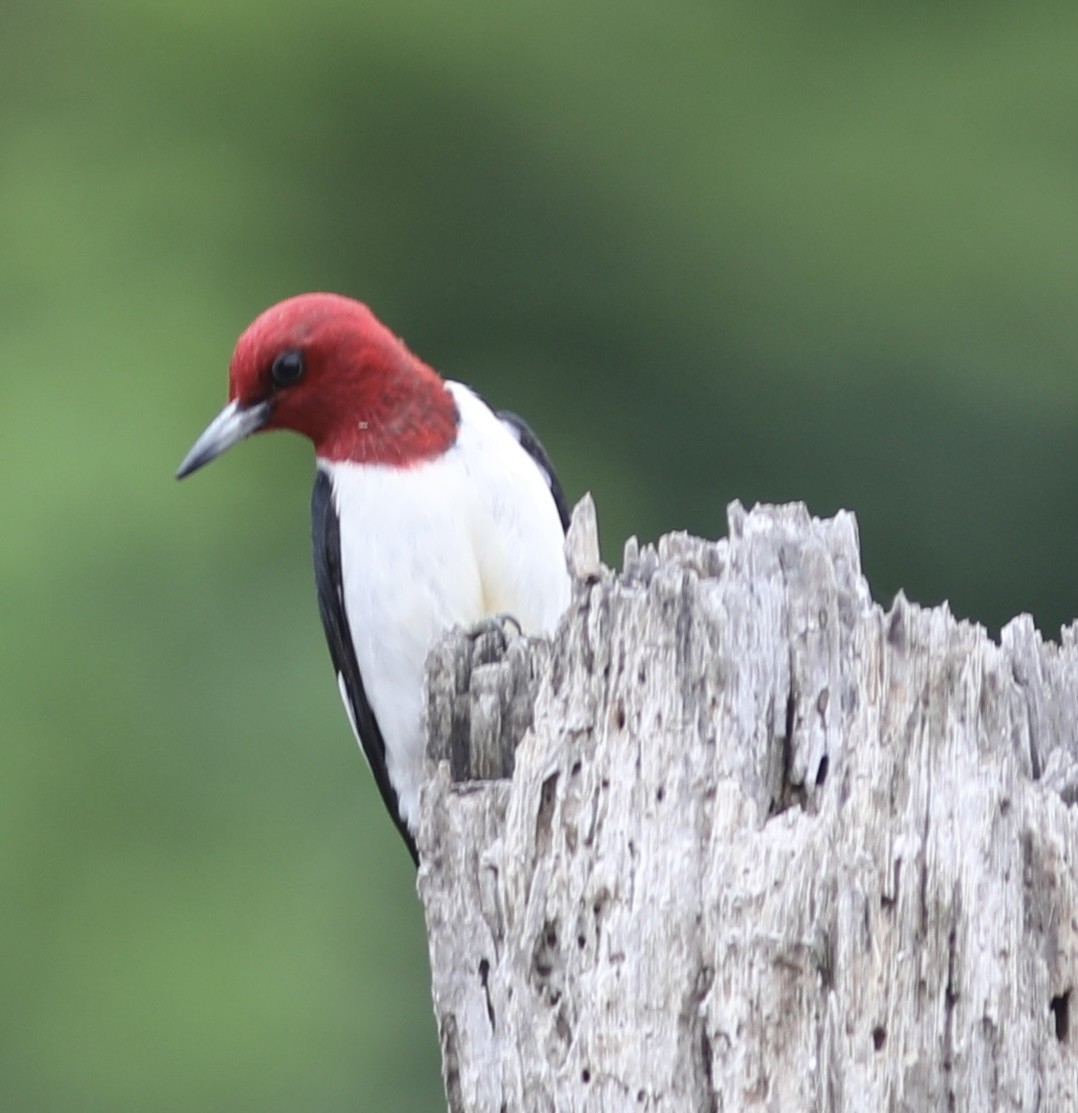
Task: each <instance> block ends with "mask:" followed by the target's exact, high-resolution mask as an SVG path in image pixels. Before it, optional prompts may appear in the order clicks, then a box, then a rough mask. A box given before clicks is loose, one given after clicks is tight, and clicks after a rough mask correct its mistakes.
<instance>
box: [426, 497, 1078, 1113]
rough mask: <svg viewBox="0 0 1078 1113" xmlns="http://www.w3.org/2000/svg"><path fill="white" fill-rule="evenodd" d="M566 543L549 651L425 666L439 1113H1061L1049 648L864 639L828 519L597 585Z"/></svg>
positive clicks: (1075, 856)
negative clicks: (568, 575)
mask: <svg viewBox="0 0 1078 1113" xmlns="http://www.w3.org/2000/svg"><path fill="white" fill-rule="evenodd" d="M589 512H590V504H589V506H588V507H584V508H583V509H581V508H578V512H577V516H576V520H575V522H574V529H573V531H572V534H571V539H570V547H571V552H572V561H571V562H572V564H573V567H574V570H575V573H576V577H577V578H576V581H575V587H574V596H573V602H572V605H571V607H570V609H569V611H568V613H567V615H566V617H565V619H564V620H563V622H562V624H561V626H560V628H559V630H558V633H557V635H556V637H555V639H554V641H553V644H552V645H548V644H546V643H544V642H542V641H529V640H526V639H522V638H515V637H514V636H513V634H512V632H511V631H506V632H505V639H504V640H505V641H507V642H508V649H507V650H506V652H505V653H504V657H503V659H502V660H501V662H500V663H498V661H497V660H495V659H496V658H497V657H498V656H499V653H498V651H499V650H500V649H502V648H503V647H502V646H500V645H494V646H493V647H491V645H490V644H489V643H484V642H483V641H482V639H481V640H480V643H479V644H476V643H475V642H473V641H471V640H469V639H467V638H465V637H463V636H461V635H456V636H453V637H451V638H450V640H449V641H448V642H447V643H445V644H443V645H442V646H441V647H440V649H439V651H438V652H437V653H436V654H435V655H434V656H433V658H432V663H431V668H430V671H429V676H428V685H429V706H430V712H429V716H430V726H431V762H430V775H429V781H428V784H427V786H426V788H425V793H424V802H423V809H422V811H423V821H422V827H421V830H420V835H419V848H420V854H421V859H422V867H421V869H420V873H419V892H420V896H421V898H422V901H423V906H424V910H425V914H426V918H427V927H428V935H429V945H430V959H431V970H432V979H433V997H434V1008H435V1013H436V1017H437V1021H438V1026H439V1031H440V1036H441V1043H442V1052H443V1065H444V1074H445V1082H446V1090H447V1094H448V1100H449V1107H450V1109H451V1110H453V1111H454V1113H457V1111H467V1113H488V1111H489V1113H500V1111H506V1113H515V1111H517V1110H522V1111H532V1110H535V1111H540V1110H543V1111H545V1110H558V1111H559V1113H561V1111H571V1110H589V1111H613V1110H618V1111H627V1110H633V1111H642V1110H671V1111H673V1110H701V1111H718V1110H740V1109H761V1110H782V1111H784V1113H785V1111H794V1110H814V1111H815V1110H828V1111H836V1113H837V1111H840V1110H872V1111H876V1110H911V1111H917V1113H921V1111H927V1110H965V1109H969V1110H1038V1109H1039V1110H1045V1111H1054V1110H1059V1111H1065V1110H1073V1109H1078V1017H1075V1016H1074V1015H1073V1014H1074V1011H1075V1007H1076V1005H1078V1001H1076V1000H1075V999H1074V994H1073V988H1074V985H1075V982H1076V979H1078V904H1076V893H1078V877H1076V861H1078V809H1076V808H1075V807H1074V804H1075V802H1076V801H1078V649H1076V646H1075V641H1076V631H1075V628H1074V627H1072V628H1070V629H1067V630H1064V631H1063V636H1062V642H1061V644H1059V645H1057V644H1054V643H1052V642H1045V641H1044V640H1042V638H1041V636H1040V635H1039V634H1038V633H1037V631H1036V630H1035V629H1034V627H1033V624H1032V622H1031V620H1030V619H1029V618H1028V617H1026V616H1023V617H1020V618H1017V619H1015V620H1014V621H1013V622H1011V623H1010V624H1009V625H1008V626H1007V627H1006V628H1005V629H1004V631H1003V633H1002V637H1001V640H1000V643H999V644H997V643H996V642H994V641H992V640H991V639H990V638H989V637H988V636H987V634H986V633H985V631H984V630H983V629H982V628H981V627H979V626H976V625H972V624H970V623H967V622H958V621H956V620H955V619H954V618H953V617H952V616H951V614H950V613H949V612H948V610H947V608H946V607H937V608H933V609H926V608H922V607H919V606H916V605H914V604H911V603H909V602H907V601H906V600H905V598H903V597H902V596H899V597H898V598H897V599H896V600H895V601H894V603H893V604H892V606H891V608H890V610H888V611H884V610H883V609H882V608H881V607H880V606H879V605H877V604H875V603H874V602H873V601H872V598H871V596H870V593H869V589H868V585H867V583H866V581H865V579H864V577H863V576H862V574H861V569H860V558H859V550H858V540H857V528H856V523H855V521H854V518H853V516H852V515H850V514H847V513H840V514H838V515H836V517H834V518H833V519H830V520H828V521H818V520H815V519H812V518H810V517H809V515H808V514H807V512H806V511H805V509H804V507H802V506H786V507H770V508H758V509H755V510H753V511H752V512H751V513H746V512H745V511H744V510H743V509H742V508H741V507H740V506H739V505H737V504H735V505H733V506H732V507H731V508H730V511H729V537H728V539H724V540H721V541H718V542H707V541H702V540H699V539H696V538H693V537H688V536H685V535H681V534H675V535H671V536H668V537H664V538H663V539H662V540H661V541H660V542H659V545H658V547H657V549H652V548H650V547H648V548H643V549H638V547H637V545H636V543H635V541H630V543H629V545H628V546H627V547H626V556H625V567H624V570H623V571H622V572H621V573H614V572H611V571H610V570H608V569H606V568H604V567H602V566H601V565H600V564H599V561H598V557H597V555H596V554H597V547H596V544H595V540H594V524H593V518H592V524H591V527H590V529H589V528H588V523H587V522H586V521H585V520H584V519H586V517H587V514H588V513H589ZM497 640H498V639H497V638H496V637H495V641H497ZM521 735H523V737H522V738H521ZM518 740H519V745H518V746H517V748H516V751H515V761H514V754H513V746H514V744H515V743H516V742H517V741H518ZM492 755H493V756H492ZM514 765H515V768H514ZM510 774H511V776H510Z"/></svg>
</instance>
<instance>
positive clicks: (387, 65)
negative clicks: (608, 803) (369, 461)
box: [0, 0, 1078, 1113]
mask: <svg viewBox="0 0 1078 1113" xmlns="http://www.w3.org/2000/svg"><path fill="white" fill-rule="evenodd" d="M1076 48H1078V9H1076V8H1069V7H1067V6H1066V5H1062V4H1056V5H1037V6H1018V5H1007V4H999V3H995V4H993V3H989V4H987V5H978V6H976V7H974V6H972V5H969V4H948V5H927V4H913V5H906V6H899V7H895V6H890V7H887V6H884V5H864V4H852V3H845V4H842V3H830V4H827V3H825V4H817V5H815V6H812V7H806V6H804V5H799V4H793V3H788V2H780V3H777V4H771V5H760V4H758V3H748V2H744V0H742V2H740V3H735V2H730V0H715V2H711V3H704V2H702V0H695V2H693V0H677V2H674V3H669V4H662V5H656V4H650V3H648V4H645V3H641V2H640V0H627V2H626V0H623V2H621V3H617V4H615V3H613V2H610V0H607V2H597V0H584V2H583V3H582V2H580V0H572V2H571V3H570V2H567V0H548V2H547V3H545V4H542V5H540V4H532V3H527V4H521V5H506V4H502V3H493V2H491V0H483V2H480V3H475V4H470V5H466V6H464V7H462V6H461V5H446V4H439V3H431V2H430V0H417V2H413V0H403V2H400V3H392V4H391V3H379V4H365V3H362V2H360V3H356V2H353V0H350V2H348V3H343V2H340V0H314V2H313V3H312V4H310V5H305V6H299V5H297V6H293V7H292V8H286V7H284V6H279V7H277V8H272V7H271V8H269V9H267V8H266V7H265V6H263V5H255V4H253V3H250V2H246V0H237V2H236V3H233V4H229V5H221V4H217V3H214V4H210V3H207V2H206V0H184V2H183V3H182V4H181V3H178V2H175V0H164V2H162V3H158V4H155V5H148V4H141V3H135V2H133V0H100V2H99V3H96V4H94V5H89V4H87V5H72V4H60V3H56V2H55V0H35V3H34V4H33V5H31V4H28V3H24V4H21V5H17V6H12V5H10V4H9V5H5V6H4V9H3V35H2V36H0V144H2V154H0V243H2V245H3V250H2V253H0V334H2V337H3V351H4V357H5V367H4V371H3V389H2V400H3V404H2V406H0V443H2V445H3V450H2V452H3V461H4V466H3V468H2V469H0V497H2V502H3V506H4V508H5V513H6V518H7V521H8V526H7V528H6V529H5V530H4V531H3V540H2V542H0V599H2V612H0V613H2V616H3V632H4V636H3V638H2V639H0V654H2V659H0V665H2V669H0V736H2V742H3V744H2V747H0V886H2V893H3V924H4V927H3V942H4V946H3V949H2V952H0V1001H2V1002H3V1008H2V1010H0V1047H2V1048H3V1053H2V1056H0V1108H3V1109H10V1110H14V1111H18V1113H37V1111H46V1110H48V1111H57V1110H63V1111H64V1113H83V1111H97V1110H101V1111H106V1110H107V1111H109V1113H116V1111H118V1110H132V1111H134V1110H139V1111H144V1110H154V1111H156V1110H162V1111H164V1110H190V1109H199V1110H233V1109H258V1110H263V1111H271V1113H272V1111H282V1113H284V1111H289V1113H292V1111H295V1110H297V1109H298V1110H305V1111H306V1110H312V1111H314V1110H317V1111H331V1110H350V1109H357V1108H361V1109H377V1110H382V1111H393V1110H402V1111H404V1110H407V1111H414V1110H417V1109H437V1108H440V1107H442V1098H441V1088H440V1081H439V1075H438V1069H439V1067H438V1064H439V1058H438V1050H437V1037H436V1033H435V1031H434V1026H433V1023H432V1021H431V1016H430V1009H429V1004H428V981H427V967H426V951H425V942H424V934H423V926H422V919H421V915H420V910H419V907H418V903H417V901H416V899H415V896H414V889H413V885H414V879H413V875H412V872H411V869H410V867H409V863H408V860H407V856H406V854H405V852H404V850H403V848H402V847H401V846H400V845H399V844H398V841H397V839H396V836H395V835H394V834H393V832H392V830H391V827H390V824H389V823H388V822H387V821H386V820H385V818H384V816H383V815H382V812H381V807H380V805H379V804H378V802H377V798H376V794H375V792H374V789H373V786H372V784H371V782H370V778H369V776H368V774H367V772H366V770H365V768H364V766H363V761H362V759H361V757H360V756H359V753H358V751H357V749H356V747H355V746H354V744H353V743H352V741H351V739H350V735H349V732H348V728H347V725H346V722H345V718H344V715H343V714H342V713H341V710H340V708H339V706H338V703H337V697H336V693H335V689H334V684H333V679H332V675H331V671H330V669H329V664H328V657H327V654H326V651H325V648H324V646H323V644H322V635H321V631H320V629H319V626H318V619H317V616H316V609H315V606H314V597H313V587H312V584H311V574H310V569H309V566H308V553H307V546H308V540H307V528H308V527H307V496H308V490H309V484H310V479H311V461H310V452H309V449H308V448H307V447H306V446H305V445H303V444H302V443H301V442H299V441H298V440H294V439H290V438H287V437H283V436H282V437H274V438H263V439H256V440H255V441H254V442H252V443H251V444H249V445H245V446H243V447H242V448H240V449H239V450H237V451H235V452H234V453H232V454H230V455H229V456H228V457H227V458H226V459H225V460H224V461H222V462H221V463H219V464H216V465H215V466H214V467H212V468H210V469H209V470H208V471H207V472H205V473H204V474H200V475H199V476H198V477H197V478H196V479H193V480H191V481H190V482H189V484H185V485H184V486H183V487H182V488H181V487H177V486H176V485H175V483H174V482H173V481H172V478H171V476H172V471H173V469H174V468H175V466H176V464H177V463H178V461H179V459H180V457H181V455H182V454H183V452H184V451H185V450H186V448H187V447H188V445H189V444H190V442H191V441H192V440H193V438H194V436H195V435H196V434H197V433H198V432H199V431H200V430H201V428H202V426H203V424H204V423H205V421H206V420H207V419H208V418H209V417H210V416H211V415H212V414H213V413H214V412H215V411H216V409H217V408H218V406H219V405H220V403H221V402H222V400H223V397H224V386H225V366H226V362H227V358H228V355H229V352H230V349H231V344H232V341H233V339H234V337H235V336H236V334H237V333H238V332H239V331H240V329H241V328H242V327H243V325H244V324H246V322H247V321H248V319H249V318H251V317H252V316H253V315H254V314H255V313H256V312H258V311H259V310H260V309H262V308H263V307H264V306H265V305H267V304H269V303H270V302H272V301H274V300H276V299H278V298H280V297H283V296H285V295H288V294H291V293H295V292H298V291H300V290H304V289H313V288H323V289H336V290H340V291H342V292H346V293H350V294H353V295H355V296H359V297H362V298H363V299H365V300H367V301H369V302H370V303H371V304H372V306H373V307H374V308H375V310H376V312H378V313H379V315H380V316H381V317H382V318H383V319H384V320H386V321H387V322H388V323H389V324H390V325H391V326H392V327H393V328H395V329H396V330H397V331H399V332H400V333H401V334H402V335H404V336H406V337H407V339H408V341H409V343H410V344H411V346H412V347H413V348H414V349H415V350H416V351H418V352H419V353H420V354H422V355H423V356H424V357H425V358H427V359H428V360H429V361H431V362H432V363H434V364H435V365H436V366H438V367H439V368H440V369H441V370H443V371H444V372H445V373H447V374H449V375H451V376H453V377H458V378H463V379H466V380H469V381H471V382H473V383H474V384H475V385H476V386H477V387H478V388H479V389H480V390H481V391H483V392H484V393H485V394H486V395H487V396H488V397H489V398H490V399H491V401H493V402H494V403H496V404H498V405H504V406H510V407H512V408H513V409H516V410H518V411H520V412H521V413H524V414H526V415H528V417H529V418H530V419H531V421H532V423H533V424H534V425H535V427H536V428H537V430H538V431H539V432H540V434H541V435H542V437H543V438H544V440H545V441H546V443H547V447H548V448H549V450H550V451H551V453H552V455H553V457H554V459H555V460H556V461H557V462H558V464H559V469H560V471H561V473H562V475H563V478H564V480H565V483H566V486H567V488H568V490H569V492H570V494H571V495H572V496H573V497H576V496H577V495H579V494H580V493H581V492H582V491H583V490H585V489H586V488H590V489H591V490H593V491H594V492H595V495H596V498H597V501H598V505H599V509H600V515H601V519H602V526H603V530H604V539H605V547H606V553H607V557H608V559H611V560H617V558H618V554H619V552H620V546H621V543H622V541H623V539H624V538H625V536H626V535H627V534H629V533H637V534H639V535H641V536H642V537H644V538H647V539H651V538H654V537H655V536H656V535H657V534H658V533H660V532H661V531H664V530H667V529H671V528H687V529H691V530H693V531H695V532H698V533H703V534H707V535H711V536H718V535H721V534H722V533H723V532H724V530H725V517H724V508H725V505H726V503H727V502H728V501H729V500H731V499H733V498H740V499H741V500H742V501H744V502H745V503H747V504H749V503H752V502H754V501H756V500H766V501H785V500H790V499H804V500H806V501H807V502H808V504H809V506H810V508H811V509H812V510H813V511H814V512H815V513H818V514H827V513H830V512H832V511H833V510H835V509H836V508H838V507H840V506H847V507H851V508H853V509H854V510H856V511H857V514H858V518H859V521H860V526H861V534H862V541H863V549H864V562H865V567H866V570H867V573H868V575H869V578H870V580H871V582H872V584H873V588H874V591H875V593H876V595H877V598H879V599H880V600H881V601H883V602H886V601H887V600H888V599H889V598H890V597H891V595H892V594H893V593H894V592H895V591H896V590H898V589H899V588H903V589H905V590H906V592H907V594H908V595H909V596H910V597H911V598H913V599H916V600H919V601H923V602H936V601H939V600H941V599H944V598H947V599H950V600H951V603H952V606H953V607H954V608H955V610H956V611H957V612H958V613H959V614H961V615H964V616H969V617H972V618H975V619H977V620H979V621H981V622H984V623H986V624H987V625H988V626H989V627H990V628H991V629H993V630H997V629H998V627H999V626H1000V624H1001V623H1003V622H1005V621H1007V619H1008V618H1009V617H1010V616H1011V615H1013V614H1015V613H1017V612H1019V611H1023V610H1027V611H1031V612H1032V613H1033V614H1034V615H1035V617H1036V619H1037V620H1038V622H1039V624H1040V625H1041V626H1042V628H1043V629H1045V630H1046V632H1048V633H1049V634H1050V635H1053V634H1054V631H1055V630H1056V629H1057V628H1058V626H1059V625H1060V623H1062V622H1067V621H1069V620H1070V619H1071V618H1072V617H1073V616H1074V615H1075V614H1078V579H1076V577H1075V576H1074V574H1073V568H1074V565H1075V563H1076V561H1075V558H1076V556H1078V494H1076V493H1075V484H1074V482H1073V479H1072V473H1073V472H1074V471H1075V467H1076V464H1078V421H1076V413H1078V405H1076V403H1078V378H1076V376H1075V365H1076V355H1078V335H1076V330H1075V324H1074V320H1075V311H1074V307H1075V302H1076V295H1078V281H1076V266H1078V264H1076V260H1078V142H1076V139H1075V136H1076V135H1078V131H1076V128H1075V120H1076V116H1078V67H1076V66H1075V65H1074V57H1075V50H1076Z"/></svg>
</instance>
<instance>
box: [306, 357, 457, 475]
mask: <svg viewBox="0 0 1078 1113" xmlns="http://www.w3.org/2000/svg"><path fill="white" fill-rule="evenodd" d="M331 405H332V406H333V411H332V412H331V414H329V415H327V416H328V418H329V420H327V422H326V425H325V427H324V432H323V434H322V435H321V436H319V437H317V438H316V440H315V450H316V452H317V454H318V456H319V458H320V459H323V460H328V461H333V462H341V461H348V462H351V463H356V464H385V465H389V466H392V467H409V466H411V465H413V464H418V463H422V462H423V461H424V460H430V459H432V458H434V457H436V456H440V455H441V454H442V453H443V452H445V451H446V450H447V449H448V448H449V447H450V446H451V445H452V444H453V443H454V442H455V441H456V439H457V426H458V424H459V422H460V415H459V413H458V411H457V405H456V402H455V401H454V399H453V395H452V394H451V393H450V391H449V389H448V388H447V387H446V384H445V383H444V382H443V381H442V379H441V378H440V377H439V376H438V375H437V374H436V373H435V372H434V371H433V370H432V369H431V368H429V367H428V366H427V365H426V364H424V363H423V362H422V361H421V360H418V359H416V357H415V356H413V355H412V354H411V352H408V351H407V349H403V350H402V351H401V353H400V358H399V359H395V360H392V361H390V362H388V363H387V364H385V365H383V366H382V368H380V370H379V373H378V374H377V375H370V374H367V375H363V376H357V377H356V378H355V379H354V380H353V382H352V383H351V384H350V385H349V389H348V390H347V392H346V393H344V392H342V394H340V395H338V396H337V398H336V399H334V400H331Z"/></svg>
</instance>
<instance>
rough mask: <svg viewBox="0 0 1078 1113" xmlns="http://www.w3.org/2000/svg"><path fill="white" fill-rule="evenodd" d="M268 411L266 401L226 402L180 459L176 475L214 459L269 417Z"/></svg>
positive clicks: (247, 435) (257, 428)
mask: <svg viewBox="0 0 1078 1113" xmlns="http://www.w3.org/2000/svg"><path fill="white" fill-rule="evenodd" d="M269 415H270V406H269V403H268V402H255V403H254V404H253V405H250V406H241V405H240V403H239V402H229V404H228V405H227V406H225V408H224V409H223V410H222V411H221V412H220V413H219V414H218V415H217V416H216V417H215V418H214V419H213V421H211V422H210V423H209V425H207V426H206V428H205V429H204V430H203V433H202V436H201V437H199V438H198V440H197V441H195V443H194V444H193V445H191V451H190V452H188V453H187V455H186V456H185V457H184V458H183V463H182V464H180V467H179V470H178V471H177V472H176V478H177V479H183V477H184V476H185V475H190V474H191V472H193V471H197V470H198V469H199V468H200V467H202V465H203V464H208V463H209V462H210V461H211V460H213V459H216V457H218V456H220V455H221V453H222V452H224V451H225V450H226V449H229V448H231V447H232V446H233V445H234V444H239V442H240V441H242V440H243V438H244V437H249V436H250V435H251V434H252V433H255V432H257V431H258V430H259V429H261V428H262V426H263V425H265V424H266V422H267V421H268V420H269Z"/></svg>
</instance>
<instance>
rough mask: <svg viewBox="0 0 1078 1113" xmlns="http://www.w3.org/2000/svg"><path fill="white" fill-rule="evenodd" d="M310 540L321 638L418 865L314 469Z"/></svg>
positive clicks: (330, 514)
mask: <svg viewBox="0 0 1078 1113" xmlns="http://www.w3.org/2000/svg"><path fill="white" fill-rule="evenodd" d="M311 543H312V547H313V549H314V579H315V584H316V585H317V587H318V611H319V613H320V614H321V616H322V626H323V628H324V629H325V632H326V641H327V642H328V643H329V655H330V656H331V657H332V658H333V667H334V668H335V669H336V670H337V676H338V677H339V678H340V679H341V680H342V681H343V683H342V685H341V687H342V691H343V694H344V696H345V698H346V699H347V700H348V704H349V707H350V708H351V711H352V719H353V721H354V723H355V726H356V732H357V733H358V735H359V742H360V745H361V746H362V747H363V752H364V753H365V754H366V755H367V761H368V763H369V764H370V767H371V772H372V773H373V774H374V781H375V784H377V785H378V791H379V792H380V793H381V794H382V799H383V801H385V806H386V808H387V809H388V810H389V814H390V817H391V818H392V820H393V822H394V823H395V824H396V825H397V830H398V831H400V833H401V837H402V838H403V839H404V841H405V843H406V845H407V847H408V852H409V853H410V854H411V855H412V860H413V861H414V862H415V863H416V865H418V864H419V856H418V854H417V852H416V845H415V840H414V839H413V838H412V834H411V832H410V831H409V830H408V825H407V824H406V823H405V822H404V820H403V819H402V818H401V814H400V809H399V804H398V800H397V794H396V792H395V791H394V790H393V786H392V785H391V784H390V783H389V773H388V772H387V771H386V744H385V740H384V739H383V738H382V731H381V730H380V729H379V726H378V720H377V719H375V717H374V711H373V710H372V709H371V705H370V701H369V700H368V699H367V693H366V690H365V689H364V687H363V678H362V677H361V676H360V674H359V664H358V662H357V661H356V651H355V647H354V646H353V644H352V631H351V630H350V628H349V626H348V615H347V613H346V612H345V609H344V583H343V579H342V577H341V532H340V519H339V518H338V517H337V509H336V507H335V506H334V505H333V483H332V481H331V480H330V478H329V475H328V474H327V473H326V472H324V471H322V469H321V468H319V469H318V475H317V478H316V479H315V481H314V490H313V491H312V492H311Z"/></svg>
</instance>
